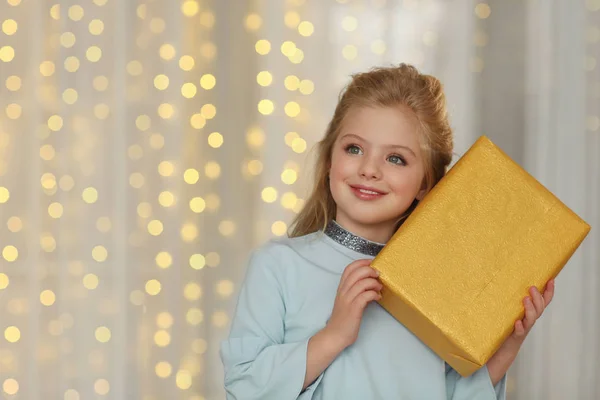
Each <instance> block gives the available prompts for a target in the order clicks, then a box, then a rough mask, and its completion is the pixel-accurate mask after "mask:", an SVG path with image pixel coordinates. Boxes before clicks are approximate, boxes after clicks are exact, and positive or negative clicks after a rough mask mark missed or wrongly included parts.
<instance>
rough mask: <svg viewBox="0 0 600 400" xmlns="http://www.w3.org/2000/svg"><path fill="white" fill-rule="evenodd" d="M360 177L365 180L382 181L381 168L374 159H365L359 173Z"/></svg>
mask: <svg viewBox="0 0 600 400" xmlns="http://www.w3.org/2000/svg"><path fill="white" fill-rule="evenodd" d="M358 173H359V175H360V176H361V177H363V178H365V179H380V178H381V168H380V166H379V164H378V163H377V161H376V160H375V159H373V157H363V158H362V163H361V165H360V169H359V171H358Z"/></svg>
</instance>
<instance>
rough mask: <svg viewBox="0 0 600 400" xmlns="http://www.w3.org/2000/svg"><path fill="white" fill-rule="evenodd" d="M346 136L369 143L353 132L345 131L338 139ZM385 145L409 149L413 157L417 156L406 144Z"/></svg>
mask: <svg viewBox="0 0 600 400" xmlns="http://www.w3.org/2000/svg"><path fill="white" fill-rule="evenodd" d="M347 137H349V138H355V139H358V140H361V141H363V142H365V143H367V144H371V143H369V141H368V140H365V139H363V138H362V137H360V136H358V135H355V134H353V133H347V134H345V135H344V136H342V137H341V138H340V139H344V138H347ZM385 147H388V148H393V149H394V148H398V149H405V150H407V151H409V152H410V153H411V154H412V155H413V157H415V158H416V157H417V156H416V154H415V152H414V151H412V149H411V148H410V147H407V146H402V145H399V144H388V145H387V146H385Z"/></svg>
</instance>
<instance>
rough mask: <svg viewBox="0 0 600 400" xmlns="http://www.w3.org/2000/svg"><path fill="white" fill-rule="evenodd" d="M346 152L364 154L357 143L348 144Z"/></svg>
mask: <svg viewBox="0 0 600 400" xmlns="http://www.w3.org/2000/svg"><path fill="white" fill-rule="evenodd" d="M346 153H349V154H357V155H360V154H362V150H361V149H360V147H358V146H357V145H355V144H351V145H349V146H346Z"/></svg>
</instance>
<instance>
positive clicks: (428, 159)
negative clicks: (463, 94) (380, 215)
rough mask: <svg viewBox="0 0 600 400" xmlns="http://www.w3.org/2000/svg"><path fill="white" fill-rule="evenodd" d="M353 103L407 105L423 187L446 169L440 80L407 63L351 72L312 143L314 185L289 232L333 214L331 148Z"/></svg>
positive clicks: (309, 228) (319, 225)
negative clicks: (323, 130)
mask: <svg viewBox="0 0 600 400" xmlns="http://www.w3.org/2000/svg"><path fill="white" fill-rule="evenodd" d="M355 107H397V108H398V109H399V110H401V109H402V108H405V109H409V110H411V111H412V112H413V113H414V115H415V117H416V118H417V121H418V124H419V142H420V144H421V151H422V154H423V161H424V166H425V177H424V182H423V184H424V186H425V188H426V190H427V192H429V191H430V190H431V189H432V188H433V187H434V186H435V184H437V183H438V182H439V181H440V179H442V177H443V176H444V175H445V174H446V170H447V168H448V166H449V165H450V163H451V161H452V150H453V139H452V129H451V127H450V124H449V121H448V115H447V110H446V97H445V95H444V91H443V87H442V84H441V82H440V81H439V80H438V79H437V78H435V77H433V76H430V75H424V74H422V73H420V72H419V71H418V70H417V69H416V68H415V67H413V66H411V65H407V64H400V65H398V66H393V67H378V68H374V69H372V70H370V71H368V72H363V73H359V74H355V75H352V80H351V82H350V83H349V84H348V85H347V86H346V87H345V88H344V89H343V90H342V92H341V93H340V97H339V101H338V104H337V106H336V109H335V113H334V114H333V118H332V119H331V122H330V123H329V125H328V127H327V131H326V133H325V137H324V138H323V139H322V140H321V141H320V142H319V143H318V145H317V148H316V151H317V160H316V166H315V171H314V173H315V180H314V186H313V189H312V192H311V194H310V196H309V198H308V199H307V200H306V203H305V205H304V207H303V209H302V210H301V211H300V213H299V214H298V215H297V216H296V218H295V220H294V222H293V224H292V226H293V230H292V232H291V234H289V236H290V237H297V236H303V235H306V234H309V233H312V232H315V231H317V230H320V229H324V228H325V226H326V225H327V223H329V221H331V220H332V219H334V218H335V214H336V204H335V201H334V200H333V196H332V195H331V191H330V189H329V179H328V176H329V168H330V166H331V153H332V149H333V146H334V144H335V141H336V139H337V137H338V136H339V134H340V131H341V128H342V124H343V122H344V118H345V117H346V115H347V114H348V111H349V110H350V109H352V108H355ZM400 112H401V111H400ZM417 204H418V200H416V199H415V201H414V202H413V203H412V205H411V206H410V207H409V208H408V209H407V210H406V211H405V212H404V213H403V214H402V216H401V217H400V219H399V221H398V226H397V228H398V227H400V225H401V224H402V222H403V220H404V219H406V218H407V217H408V216H409V215H410V213H411V212H412V211H413V210H414V208H415V207H416V206H417Z"/></svg>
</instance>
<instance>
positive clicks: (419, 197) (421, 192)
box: [416, 182, 427, 201]
mask: <svg viewBox="0 0 600 400" xmlns="http://www.w3.org/2000/svg"><path fill="white" fill-rule="evenodd" d="M426 194H427V187H426V186H425V182H423V186H421V190H419V193H417V197H416V200H419V201H421V200H423V198H424V197H425V195H426Z"/></svg>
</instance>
